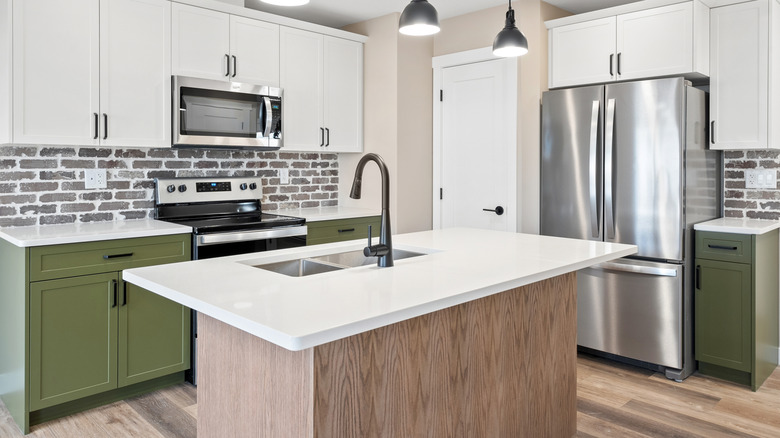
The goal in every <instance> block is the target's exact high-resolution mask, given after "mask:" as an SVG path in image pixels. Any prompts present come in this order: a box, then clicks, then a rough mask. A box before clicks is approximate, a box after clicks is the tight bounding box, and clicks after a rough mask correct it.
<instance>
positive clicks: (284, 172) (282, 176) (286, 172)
mask: <svg viewBox="0 0 780 438" xmlns="http://www.w3.org/2000/svg"><path fill="white" fill-rule="evenodd" d="M279 180H280V182H281V183H282V184H290V169H286V168H282V169H279Z"/></svg>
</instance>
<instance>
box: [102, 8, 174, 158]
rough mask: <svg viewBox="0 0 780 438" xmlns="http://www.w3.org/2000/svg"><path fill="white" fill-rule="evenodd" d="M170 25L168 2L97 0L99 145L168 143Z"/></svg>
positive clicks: (152, 144) (169, 120)
mask: <svg viewBox="0 0 780 438" xmlns="http://www.w3.org/2000/svg"><path fill="white" fill-rule="evenodd" d="M170 22H171V15H170V3H168V2H166V1H160V0H120V1H117V0H101V1H100V23H101V26H100V112H101V117H103V120H102V122H103V125H102V129H103V133H102V137H101V144H102V145H104V146H149V147H168V146H170V145H171V117H170V114H171V98H170V90H171V68H170V61H169V60H170V57H171V52H170V47H171V41H170V32H169V29H170Z"/></svg>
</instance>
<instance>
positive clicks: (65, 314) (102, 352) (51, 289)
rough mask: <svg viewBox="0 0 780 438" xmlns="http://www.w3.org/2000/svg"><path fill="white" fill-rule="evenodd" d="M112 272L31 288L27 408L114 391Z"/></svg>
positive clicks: (115, 334) (51, 281) (115, 314)
mask: <svg viewBox="0 0 780 438" xmlns="http://www.w3.org/2000/svg"><path fill="white" fill-rule="evenodd" d="M116 278H117V276H116V273H110V274H97V275H87V276H83V277H74V278H65V279H60V280H49V281H41V282H36V283H32V284H31V285H30V373H31V378H30V409H31V410H36V409H41V408H45V407H49V406H54V405H56V404H60V403H64V402H67V401H71V400H76V399H78V398H82V397H86V396H88V395H92V394H97V393H100V392H103V391H107V390H110V389H114V388H116V387H117V377H116V357H117V352H116V336H117V324H116V319H117V306H116V302H115V301H114V300H115V294H114V287H115V285H116Z"/></svg>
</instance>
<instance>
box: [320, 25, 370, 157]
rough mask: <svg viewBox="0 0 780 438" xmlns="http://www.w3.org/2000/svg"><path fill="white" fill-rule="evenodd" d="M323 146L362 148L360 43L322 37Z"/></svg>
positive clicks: (345, 149) (343, 149)
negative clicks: (323, 43) (323, 54)
mask: <svg viewBox="0 0 780 438" xmlns="http://www.w3.org/2000/svg"><path fill="white" fill-rule="evenodd" d="M324 42H325V59H324V62H325V65H324V75H323V79H324V81H325V82H324V88H325V113H324V120H325V149H326V150H328V151H331V152H362V151H363V44H362V43H358V42H354V41H348V40H344V39H341V38H333V37H328V36H326V37H325V41H324Z"/></svg>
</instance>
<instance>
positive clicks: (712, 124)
mask: <svg viewBox="0 0 780 438" xmlns="http://www.w3.org/2000/svg"><path fill="white" fill-rule="evenodd" d="M710 143H712V144H715V120H713V121H711V122H710Z"/></svg>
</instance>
